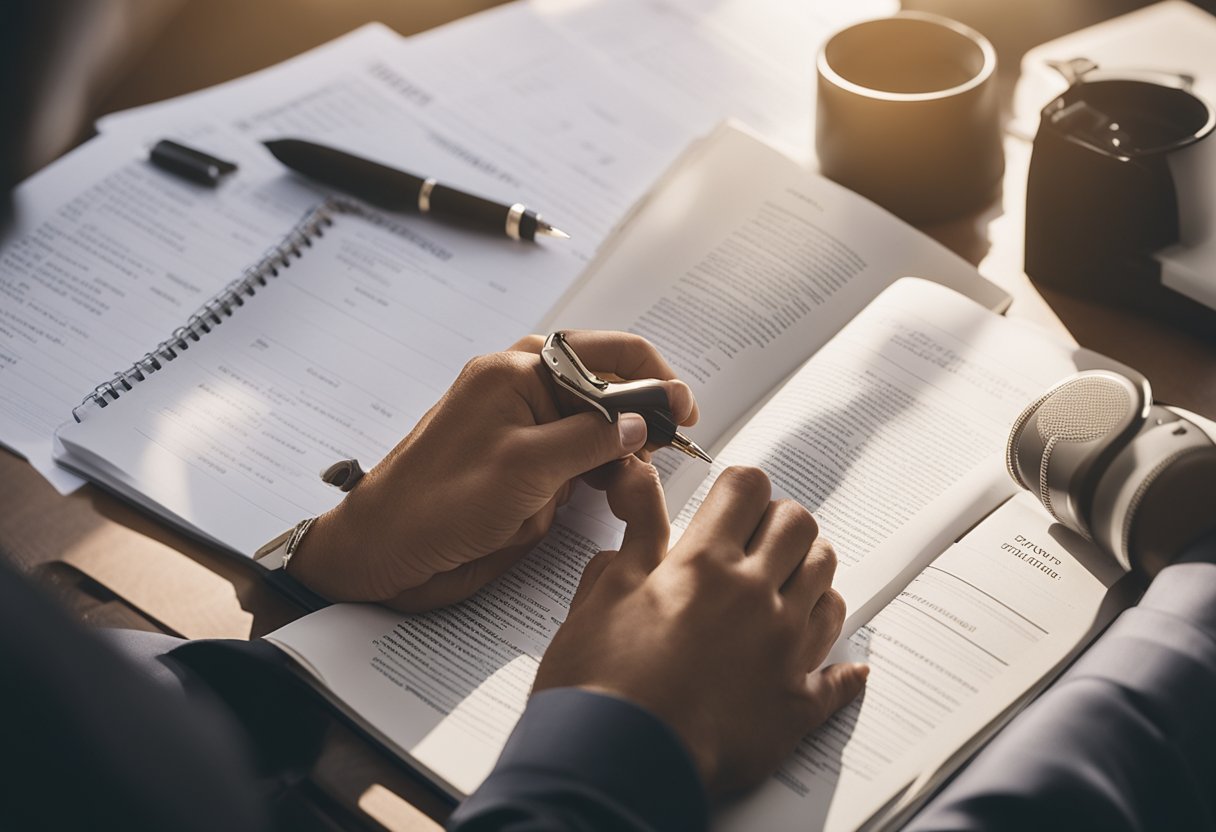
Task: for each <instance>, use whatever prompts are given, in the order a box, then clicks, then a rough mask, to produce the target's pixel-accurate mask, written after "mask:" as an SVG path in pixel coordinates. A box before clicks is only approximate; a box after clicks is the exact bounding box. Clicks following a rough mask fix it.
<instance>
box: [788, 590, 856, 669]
mask: <svg viewBox="0 0 1216 832" xmlns="http://www.w3.org/2000/svg"><path fill="white" fill-rule="evenodd" d="M844 616H845V603H844V598H843V597H842V596H841V594H840V593H839V592H837V591H836V590H834V589H828V590H826V591H825V592H824V593H823V595H821V596H819V600H818V602H816V604H815V606H814V608H812V609H811V614H810V616H809V617H808V618H807V619H806V638H805V641H804V643H803V647H802V653H801V662H800V663H799V668H800V669H801V670H803V671H808V670H814V669H815V668H816V667H818V666H819V665H820V663H821V662H822V661H823V660H824V659H825V658H827V655H828V651H830V650H831V649H832V645H833V644H835V643H836V639H837V638H839V637H840V629H841V626H842V625H843V624H844Z"/></svg>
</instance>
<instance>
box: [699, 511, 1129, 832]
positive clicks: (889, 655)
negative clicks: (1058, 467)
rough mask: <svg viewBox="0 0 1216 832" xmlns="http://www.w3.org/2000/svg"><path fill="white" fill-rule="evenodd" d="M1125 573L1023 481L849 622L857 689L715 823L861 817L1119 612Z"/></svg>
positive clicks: (776, 825)
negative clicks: (862, 683)
mask: <svg viewBox="0 0 1216 832" xmlns="http://www.w3.org/2000/svg"><path fill="white" fill-rule="evenodd" d="M1123 575H1124V573H1123V570H1122V569H1121V568H1120V567H1119V566H1118V565H1117V564H1116V563H1115V562H1114V560H1113V559H1111V558H1109V557H1107V556H1106V555H1104V554H1103V553H1101V552H1100V551H1099V550H1098V549H1097V547H1095V546H1094V545H1093V544H1091V543H1089V542H1088V541H1085V540H1083V539H1081V538H1080V537H1079V536H1077V535H1075V534H1073V533H1072V532H1070V531H1068V530H1067V529H1064V528H1063V527H1062V526H1060V525H1059V524H1056V523H1054V522H1053V521H1052V519H1051V518H1050V516H1049V515H1048V514H1047V513H1046V511H1045V510H1044V509H1043V508H1042V507H1041V506H1040V505H1039V504H1038V503H1037V502H1036V501H1035V499H1034V498H1033V497H1032V496H1030V495H1029V494H1025V493H1023V494H1020V495H1018V496H1017V497H1015V498H1014V499H1012V500H1010V501H1009V502H1008V503H1006V504H1005V505H1003V506H1002V507H1001V508H999V509H998V510H997V511H995V512H994V513H993V514H992V515H990V516H989V517H988V518H986V519H985V520H984V521H983V522H982V523H981V524H980V525H979V526H978V527H976V528H975V529H974V530H972V531H971V532H970V533H968V534H967V535H966V536H965V537H964V538H963V539H962V540H961V541H959V543H958V544H956V545H955V546H953V547H951V548H950V549H949V550H947V551H946V552H945V553H943V554H942V555H941V556H940V557H938V558H936V559H935V560H934V561H933V563H932V564H931V565H930V566H928V567H927V568H926V569H924V570H923V571H922V572H920V574H919V575H917V576H916V577H915V578H914V579H913V580H912V581H911V582H910V583H909V584H907V585H906V586H905V587H903V588H902V589H900V590H898V591H897V593H896V594H895V596H894V597H893V598H891V599H890V601H889V603H887V604H886V606H885V607H884V608H883V609H882V610H881V612H879V613H878V614H877V615H876V616H875V617H874V618H873V619H871V620H870V621H869V622H867V623H866V624H865V625H864V626H862V627H861V628H860V629H858V630H857V631H856V632H854V633H853V634H852V635H851V637H850V638H849V643H850V645H851V647H852V650H853V653H854V656H853V658H855V659H856V660H860V661H866V662H868V663H869V665H870V678H869V681H868V682H867V685H866V691H865V693H864V694H863V695H862V697H861V698H859V699H858V700H856V701H855V702H854V703H853V704H851V705H849V706H847V707H845V708H844V709H843V710H841V711H840V712H838V713H837V714H836V715H835V716H833V717H832V718H831V719H830V720H829V721H828V722H827V723H826V724H825V725H823V727H821V728H820V729H819V730H817V731H815V732H813V733H812V734H810V735H809V736H808V737H807V738H806V739H804V740H803V741H802V743H800V744H799V746H798V748H797V749H796V750H795V752H794V754H793V756H792V757H791V758H790V759H789V760H788V761H787V762H786V763H785V764H784V765H783V766H782V767H781V768H780V769H779V770H778V772H777V773H776V774H775V775H774V777H773V778H772V779H771V780H770V781H769V782H768V783H766V784H765V785H764V786H763V787H762V788H761V789H760V790H758V791H757V792H755V793H753V794H751V795H749V796H748V797H746V798H744V799H743V800H742V801H740V802H739V803H737V804H736V805H734V806H731V807H729V808H727V809H726V811H724V812H723V813H722V814H721V815H720V816H719V818H718V822H717V824H716V826H717V828H719V829H731V830H734V829H739V830H743V829H805V830H818V829H826V830H851V829H855V828H857V827H858V826H861V825H862V824H863V823H864V822H866V821H867V820H868V819H869V818H870V817H871V816H872V815H874V814H875V813H876V812H878V811H879V810H880V809H882V808H883V807H884V806H885V805H886V804H888V803H889V802H890V801H892V800H893V799H894V798H896V797H897V796H898V795H899V794H900V793H901V792H902V791H904V790H905V788H906V787H907V785H908V784H909V783H911V782H912V781H914V780H915V779H916V778H918V777H919V776H921V775H922V774H924V773H926V772H927V771H931V770H932V769H933V768H934V767H935V765H936V764H938V763H940V762H941V761H942V760H943V759H945V758H947V757H949V756H950V753H951V752H952V751H953V750H955V749H956V748H958V747H960V746H962V745H964V744H965V743H966V742H967V741H968V740H969V739H970V737H971V736H972V735H973V734H975V733H977V732H979V731H981V730H982V729H983V728H984V727H985V726H986V725H988V724H989V723H990V722H991V721H992V720H994V719H995V718H997V717H998V716H999V715H1001V714H1002V712H1005V711H1006V710H1007V709H1008V708H1009V707H1010V706H1011V705H1012V704H1013V703H1014V702H1015V701H1016V700H1018V699H1019V698H1020V697H1021V696H1022V695H1023V694H1024V693H1025V692H1026V691H1027V690H1028V689H1030V688H1031V687H1033V686H1034V685H1035V684H1036V683H1038V682H1039V680H1040V679H1041V678H1042V677H1044V676H1045V675H1047V674H1049V673H1051V672H1053V671H1054V670H1056V669H1058V667H1059V666H1060V664H1061V662H1063V661H1064V660H1065V659H1066V657H1067V656H1069V655H1070V654H1071V653H1072V652H1073V651H1074V650H1075V648H1076V647H1077V645H1079V644H1084V643H1086V642H1087V641H1088V640H1089V639H1090V638H1092V637H1093V636H1094V635H1096V634H1097V633H1098V632H1100V630H1101V628H1102V627H1104V626H1105V625H1106V624H1107V623H1109V622H1110V621H1111V620H1113V618H1114V616H1115V615H1116V614H1117V612H1118V611H1119V610H1120V609H1121V608H1122V607H1123V606H1124V605H1125V604H1126V603H1128V602H1129V601H1130V599H1129V598H1127V597H1125V596H1123V595H1121V594H1120V593H1119V592H1118V590H1116V592H1115V594H1112V592H1111V590H1112V587H1114V586H1115V584H1116V582H1117V581H1118V580H1119V579H1120V578H1122V577H1123Z"/></svg>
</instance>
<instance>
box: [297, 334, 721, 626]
mask: <svg viewBox="0 0 1216 832" xmlns="http://www.w3.org/2000/svg"><path fill="white" fill-rule="evenodd" d="M567 335H568V337H569V339H570V343H571V345H572V346H573V347H574V349H575V350H576V351H577V352H578V354H579V356H580V357H581V358H582V359H583V361H584V363H585V364H586V365H587V366H588V367H589V368H590V369H591V370H592V371H593V372H597V373H599V374H601V375H607V376H616V377H619V378H624V379H640V378H657V379H665V380H667V381H666V382H665V387H666V390H667V397H668V400H669V402H670V405H671V411H672V415H673V416H674V417H675V419H676V421H677V422H679V423H680V424H682V425H691V424H693V423H695V422H696V419H697V408H696V403H695V402H694V400H693V396H692V392H691V391H690V390H689V389H688V387H687V385H685V384H684V383H683V382H680V381H675V380H673V379H674V375H675V374H674V372H673V371H672V369H671V367H670V366H668V364H667V362H665V361H664V360H663V359H662V358H661V357H660V356H659V354H658V352H657V351H656V350H655V349H654V347H653V346H651V344H650V343H649V342H648V341H646V340H645V339H644V338H641V337H639V336H636V335H630V334H627V333H623V332H570V333H567ZM541 344H542V339H541V338H540V337H539V336H530V337H529V338H526V339H524V340H523V341H520V342H519V343H518V344H516V345H515V346H514V347H512V349H511V350H509V351H506V352H500V353H494V354H492V355H487V356H481V357H479V358H475V359H473V360H472V361H470V362H469V363H468V364H467V365H466V366H465V368H464V370H463V371H462V372H461V373H460V376H459V377H458V378H457V379H456V382H455V383H454V384H453V385H452V387H451V389H450V390H448V392H447V393H446V394H445V395H444V396H443V398H442V399H440V401H439V403H438V404H436V405H435V406H434V407H433V408H431V410H430V411H429V412H428V413H427V414H426V415H425V416H423V418H422V419H421V420H420V421H419V423H418V425H417V426H416V427H415V428H414V430H413V431H411V432H410V434H409V435H408V436H407V437H406V438H405V439H404V440H402V441H401V443H400V444H399V445H397V447H396V448H395V449H393V451H391V452H390V453H389V455H388V456H387V457H385V459H384V460H383V461H382V462H381V463H380V464H378V465H377V466H375V468H373V469H372V470H371V471H369V472H368V474H367V476H366V477H364V479H363V480H362V481H361V482H360V483H359V486H358V487H357V488H356V489H354V490H353V491H351V492H350V493H349V494H348V495H347V496H346V499H345V500H343V501H342V502H341V503H340V504H339V505H338V506H337V507H336V508H334V509H333V510H332V511H329V512H327V513H326V514H324V515H322V516H321V517H319V518H317V521H316V522H315V523H314V524H313V526H312V529H311V530H310V531H309V532H308V534H307V535H306V536H305V538H304V540H303V542H302V543H301V544H300V546H299V548H298V549H297V550H296V553H295V555H294V556H293V558H292V560H291V565H290V574H291V575H292V576H293V577H295V578H296V579H298V580H300V581H302V582H303V583H304V584H305V585H307V586H309V587H310V588H311V589H313V590H314V591H316V592H318V593H320V594H321V595H322V596H324V597H326V598H328V599H330V600H332V601H378V602H382V603H386V604H388V605H390V606H393V607H395V608H397V609H401V610H404V611H417V610H423V609H430V608H433V607H437V606H442V605H444V604H450V603H454V602H456V601H459V600H462V599H464V598H467V597H469V596H470V595H472V594H473V593H474V592H476V591H477V590H478V589H480V588H481V587H482V586H484V585H485V584H486V583H488V582H489V581H491V580H493V579H494V578H495V577H497V576H498V575H500V574H501V573H502V572H504V571H505V570H506V569H507V568H508V567H509V566H511V564H513V563H515V562H516V561H517V560H519V559H520V558H521V557H523V556H524V555H525V554H527V552H529V551H530V550H531V549H532V548H533V547H534V546H535V545H536V544H537V543H538V542H539V541H540V539H541V538H542V537H543V536H544V534H545V533H546V532H547V531H548V529H549V525H550V524H551V523H552V521H553V515H554V513H555V512H556V511H557V508H558V506H559V505H560V504H562V503H563V502H565V500H566V499H568V497H569V493H570V489H571V487H572V480H574V479H576V478H577V477H579V476H581V475H583V474H586V473H588V472H591V471H593V470H594V469H596V468H598V467H600V466H602V465H604V464H605V463H608V462H612V461H613V460H616V459H620V458H621V457H623V456H627V455H629V454H632V453H634V452H638V451H642V450H643V446H644V443H645V441H646V423H645V422H644V420H643V419H642V417H641V416H638V415H636V414H621V416H620V417H619V418H618V419H617V422H616V424H610V423H609V422H608V421H607V420H605V419H604V417H603V416H602V415H600V414H598V413H592V412H578V413H575V414H574V415H571V416H565V417H564V418H563V416H562V402H559V401H557V400H555V396H554V393H555V388H554V385H553V383H552V381H551V380H550V379H549V377H548V375H549V374H548V371H547V370H546V369H545V367H544V366H543V365H542V362H541V359H540V347H541ZM562 395H563V396H565V395H567V394H564V393H563V394H562ZM572 403H573V399H572V398H571V402H568V403H567V405H569V404H572Z"/></svg>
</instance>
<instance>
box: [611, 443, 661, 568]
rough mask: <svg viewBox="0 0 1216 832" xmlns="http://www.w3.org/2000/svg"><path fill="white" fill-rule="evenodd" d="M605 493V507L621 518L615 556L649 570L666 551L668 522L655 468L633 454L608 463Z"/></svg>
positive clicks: (656, 564) (624, 561) (623, 561)
mask: <svg viewBox="0 0 1216 832" xmlns="http://www.w3.org/2000/svg"><path fill="white" fill-rule="evenodd" d="M611 471H612V475H611V479H610V480H609V481H608V487H607V489H606V495H607V497H608V507H609V508H611V509H612V513H613V514H615V515H616V516H617V518H618V519H620V520H624V521H625V537H624V539H623V540H622V541H621V549H620V554H619V555H617V559H618V560H620V561H621V562H622V563H629V564H632V565H635V566H638V567H640V568H641V569H642V570H643V571H644V572H645V573H649V572H650V571H651V570H652V569H654V568H655V567H656V566H658V564H659V561H660V560H662V559H663V556H664V555H665V554H667V540H668V537H669V536H670V534H671V524H670V522H669V521H668V519H667V501H666V499H664V497H663V485H662V483H660V482H659V472H658V471H657V470H656V469H655V467H654V466H653V465H650V464H649V463H646V462H642V460H640V459H637V458H635V457H630V458H629V459H623V460H621V461H620V462H619V463H617V464H616V465H614V466H612V469H611Z"/></svg>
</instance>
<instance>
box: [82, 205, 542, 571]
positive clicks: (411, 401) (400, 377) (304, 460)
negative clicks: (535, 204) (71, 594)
mask: <svg viewBox="0 0 1216 832" xmlns="http://www.w3.org/2000/svg"><path fill="white" fill-rule="evenodd" d="M383 222H384V223H385V224H377V223H376V222H373V221H370V220H368V219H365V218H362V217H357V216H352V215H339V216H337V217H336V218H335V220H334V225H333V226H332V227H330V228H329V229H327V230H326V231H325V234H324V236H323V237H321V238H319V239H316V240H314V241H313V244H312V245H311V246H309V247H306V248H304V249H302V251H303V255H302V257H301V258H300V259H298V260H293V261H292V265H291V266H290V268H287V269H282V270H280V273H279V276H278V277H274V278H270V281H269V285H267V286H266V287H264V288H262V289H259V290H258V292H257V294H256V296H254V297H252V298H249V299H248V300H246V302H245V303H244V305H243V306H241V307H240V308H238V309H237V310H236V311H235V312H234V314H233V315H232V317H230V318H227V319H226V320H225V321H224V322H223V323H222V324H220V325H219V326H217V327H216V328H214V329H213V330H212V331H211V332H210V333H208V334H205V335H203V336H202V337H201V338H200V339H199V340H198V341H197V342H196V343H191V344H190V345H189V348H188V349H187V350H184V351H179V352H178V355H177V357H176V358H174V359H173V360H172V361H165V362H163V363H164V369H162V370H160V371H157V372H155V373H152V374H151V375H149V376H148V377H147V380H146V381H143V382H137V383H135V386H134V388H133V389H132V390H130V391H129V392H124V393H122V394H121V395H120V397H119V398H118V399H117V400H113V401H110V400H108V399H107V401H108V404H107V405H106V406H105V407H104V408H100V407H97V406H95V405H90V406H89V407H87V408H85V409H84V410H83V412H82V416H83V421H82V422H81V423H80V424H74V423H69V424H67V425H65V426H64V427H63V428H62V429H61V430H60V431H59V434H58V437H59V439H60V441H61V442H62V443H63V444H64V447H65V448H66V449H67V451H68V452H69V456H68V458H67V459H66V460H65V461H66V462H68V463H69V464H71V465H73V466H76V467H78V468H82V469H84V470H86V472H88V473H91V474H93V475H95V476H100V477H101V478H102V480H103V482H105V483H106V484H107V485H109V486H110V487H112V488H116V489H118V490H120V491H122V492H123V493H124V494H125V495H126V496H128V497H129V498H131V499H133V500H137V501H139V502H141V503H142V504H144V505H145V506H151V507H154V508H156V509H157V510H158V511H160V512H161V513H162V514H164V515H166V516H168V517H170V518H172V519H174V520H175V521H177V522H178V523H179V524H181V525H183V526H185V527H187V528H189V529H192V530H194V531H196V532H198V533H200V534H202V535H204V536H206V537H207V538H209V539H211V540H213V541H216V542H218V543H220V544H222V545H224V546H226V547H228V548H229V549H231V550H233V551H235V552H238V553H241V554H245V555H251V554H252V553H253V552H254V551H255V550H256V549H257V548H258V547H259V546H260V545H261V544H262V543H264V542H266V541H267V540H269V539H270V538H272V537H274V536H275V535H276V534H278V533H279V532H281V531H282V530H283V529H285V528H289V527H290V526H292V525H294V524H295V523H296V522H298V521H299V520H300V519H301V518H303V517H308V516H310V515H315V514H319V513H321V512H323V511H325V510H327V509H328V508H330V507H331V506H333V505H334V504H335V503H336V502H337V501H338V500H339V499H340V498H341V496H342V494H341V492H339V491H337V490H336V489H334V488H331V487H329V486H327V485H325V484H324V483H323V482H322V481H321V479H320V476H319V472H320V471H322V470H324V469H325V468H326V467H328V466H329V465H331V464H332V463H333V462H335V461H337V460H340V459H345V458H350V457H353V458H356V459H359V460H360V462H361V463H362V464H363V465H364V466H365V467H367V468H370V467H371V466H373V465H375V464H376V463H377V462H378V461H379V460H380V459H381V458H383V457H384V455H385V454H387V453H388V451H389V450H391V449H392V448H393V447H394V446H395V445H396V444H397V442H398V441H399V440H400V439H401V438H402V437H404V436H405V435H406V434H407V433H408V432H409V430H410V429H411V428H412V427H413V425H414V424H415V423H416V422H417V420H418V419H419V418H420V417H421V416H422V415H423V414H424V413H425V412H426V410H427V409H428V408H429V407H430V406H431V405H432V404H433V403H434V402H435V401H437V400H438V399H439V398H440V396H441V395H442V394H443V392H444V391H445V390H447V388H448V387H449V386H450V385H451V383H452V381H453V380H455V378H456V376H457V374H458V373H459V372H460V369H461V368H462V367H463V366H464V364H465V362H467V361H468V360H469V359H470V358H471V357H472V356H474V355H477V354H480V353H485V352H493V351H495V350H498V349H502V348H503V347H504V346H506V345H508V344H510V342H511V341H512V340H514V339H515V338H516V337H518V333H519V332H520V329H521V326H520V322H519V320H518V319H517V318H516V317H514V315H513V314H512V308H513V307H517V306H518V307H527V306H529V305H530V304H529V300H532V301H537V300H539V299H538V297H537V294H538V293H540V294H541V295H542V296H543V292H544V289H543V287H537V286H536V285H535V284H531V283H527V282H522V283H519V284H512V285H509V286H502V285H500V284H498V282H497V281H498V278H497V276H496V275H492V274H463V273H461V272H460V271H458V270H459V269H461V268H462V264H461V254H460V252H459V251H457V250H455V249H452V248H447V247H444V246H441V245H439V244H438V242H437V241H436V239H435V238H434V237H431V236H425V235H421V234H417V233H415V232H414V231H413V230H412V228H407V227H404V226H399V225H394V224H392V223H389V222H388V221H383ZM504 242H505V241H504ZM534 252H535V254H536V256H537V257H543V256H544V254H543V252H541V251H540V250H539V249H534ZM526 253H527V252H526V250H520V251H519V254H520V256H524V255H525V254H526Z"/></svg>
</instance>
